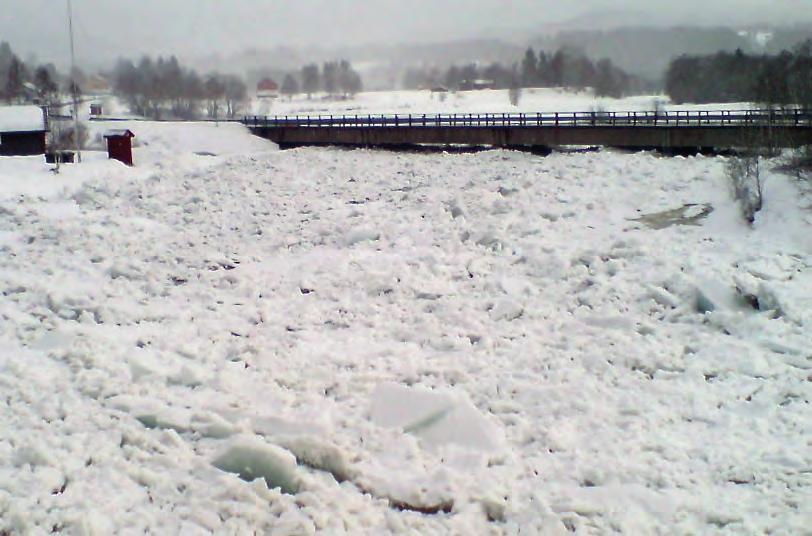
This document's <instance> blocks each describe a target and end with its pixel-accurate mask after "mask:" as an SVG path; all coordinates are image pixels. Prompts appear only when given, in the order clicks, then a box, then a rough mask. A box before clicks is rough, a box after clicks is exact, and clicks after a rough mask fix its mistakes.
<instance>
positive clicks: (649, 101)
mask: <svg viewBox="0 0 812 536" xmlns="http://www.w3.org/2000/svg"><path fill="white" fill-rule="evenodd" d="M750 107H751V106H750V105H749V104H744V103H739V104H716V105H680V106H676V105H671V104H670V101H669V99H668V97H666V96H663V95H651V96H637V97H626V98H623V99H612V98H597V97H595V96H594V94H593V93H592V92H591V91H583V92H581V93H572V92H569V91H566V90H563V89H524V90H522V97H521V99H520V101H519V105H518V106H513V105H512V104H511V103H510V99H509V97H508V92H507V91H506V90H483V91H459V92H455V93H447V94H437V93H432V92H430V91H380V92H367V93H360V94H358V95H356V96H355V97H354V98H352V99H349V100H335V99H325V98H324V97H323V96H314V97H313V98H312V99H307V97H306V96H304V95H299V96H296V97H294V98H293V99H288V98H287V97H282V98H279V99H255V100H253V101H252V102H251V104H250V105H249V107H248V109H247V110H246V113H247V114H249V115H251V114H254V115H330V114H339V115H353V114H359V115H362V114H410V113H413V114H433V113H519V112H522V113H538V112H591V111H624V112H625V111H628V112H634V111H653V110H655V109H658V108H659V109H664V110H706V109H713V110H720V109H724V110H731V109H748V108H750Z"/></svg>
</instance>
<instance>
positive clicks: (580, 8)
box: [0, 0, 812, 64]
mask: <svg viewBox="0 0 812 536" xmlns="http://www.w3.org/2000/svg"><path fill="white" fill-rule="evenodd" d="M65 3H66V0H0V40H7V41H10V42H11V44H12V46H13V47H14V48H15V50H17V51H19V53H21V54H22V55H23V56H27V55H28V54H30V53H36V54H37V55H38V57H39V58H40V59H41V60H45V61H55V62H57V63H60V64H62V63H64V62H65V60H66V58H67V51H66V48H67V47H66V43H67V34H66V30H65ZM73 6H74V8H73V9H74V14H75V18H76V36H77V49H78V53H79V56H80V58H82V57H84V58H85V60H86V61H90V60H92V59H98V58H101V57H115V56H118V55H121V54H124V55H130V56H136V55H138V54H139V53H142V52H149V53H162V54H171V53H176V54H178V55H180V56H194V57H201V56H206V55H209V54H212V53H214V52H217V51H221V52H224V53H230V52H235V51H239V50H243V49H246V48H270V47H272V46H275V45H280V44H292V45H296V46H301V45H310V44H324V45H336V44H344V45H354V44H363V43H376V42H405V41H443V40H450V39H457V38H463V37H477V36H491V37H493V36H502V37H505V38H510V37H511V35H518V33H517V32H520V33H521V35H524V34H526V33H527V32H531V31H532V30H533V29H534V28H536V27H538V28H542V27H543V26H544V25H545V24H554V23H557V22H563V21H567V20H570V19H573V18H575V17H580V16H582V15H585V14H599V13H604V14H605V13H607V12H621V13H624V14H628V16H629V17H630V18H629V20H630V21H631V22H632V23H635V22H637V21H638V20H643V21H654V22H657V23H659V24H666V23H668V22H670V21H673V22H674V23H675V24H686V23H689V22H691V21H693V22H695V23H697V24H705V25H707V24H742V23H744V22H757V21H761V22H773V23H782V22H796V21H803V20H806V21H809V20H810V19H812V0H674V1H671V0H577V1H575V0H573V1H564V0H233V1H226V0H73ZM635 17H639V19H636V18H635Z"/></svg>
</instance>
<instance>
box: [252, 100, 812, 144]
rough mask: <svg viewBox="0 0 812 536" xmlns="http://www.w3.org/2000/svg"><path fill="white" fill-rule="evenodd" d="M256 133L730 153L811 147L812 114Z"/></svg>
mask: <svg viewBox="0 0 812 536" xmlns="http://www.w3.org/2000/svg"><path fill="white" fill-rule="evenodd" d="M243 123H244V124H246V125H247V126H248V127H249V128H251V129H252V131H253V132H254V133H255V134H257V135H259V136H262V137H265V138H268V139H271V140H273V141H275V142H277V143H280V144H283V145H356V146H365V145H372V146H386V145H409V144H476V145H494V146H548V147H550V146H558V145H606V146H616V147H630V148H635V147H639V148H672V149H673V148H700V147H707V148H730V147H738V146H743V145H749V144H752V143H753V142H754V141H753V140H756V139H757V140H764V139H769V140H770V143H772V144H773V145H776V146H783V147H794V146H798V145H805V144H810V143H812V111H809V110H800V109H797V110H782V111H776V110H724V111H671V112H664V111H659V112H574V113H536V114H524V113H520V114H433V115H429V114H409V115H340V116H337V115H333V116H276V117H258V116H255V117H246V118H244V120H243Z"/></svg>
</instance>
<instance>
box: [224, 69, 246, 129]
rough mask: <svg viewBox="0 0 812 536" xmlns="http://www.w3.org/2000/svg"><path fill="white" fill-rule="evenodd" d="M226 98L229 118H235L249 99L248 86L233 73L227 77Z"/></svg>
mask: <svg viewBox="0 0 812 536" xmlns="http://www.w3.org/2000/svg"><path fill="white" fill-rule="evenodd" d="M225 99H226V114H227V115H228V118H229V119H234V118H235V117H236V116H237V114H238V113H239V111H240V109H241V108H242V105H243V104H245V101H246V100H247V99H248V88H247V87H246V86H245V83H244V82H243V81H242V80H241V79H240V78H239V77H237V76H233V75H231V76H227V77H226V79H225Z"/></svg>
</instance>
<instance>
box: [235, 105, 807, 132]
mask: <svg viewBox="0 0 812 536" xmlns="http://www.w3.org/2000/svg"><path fill="white" fill-rule="evenodd" d="M242 122H243V124H245V125H247V126H248V127H252V128H302V127H307V128H383V127H412V128H415V127H418V128H420V127H426V128H437V127H443V128H454V127H459V128H472V127H483V128H493V127H595V126H609V127H630V126H631V127H696V126H703V127H704V126H709V127H712V126H795V127H797V126H807V127H812V110H806V109H796V110H719V111H669V112H666V111H656V112H601V111H596V112H565V113H561V112H559V113H535V114H526V113H518V114H516V113H513V114H507V113H505V114H409V115H402V114H401V115H385V114H383V115H318V116H312V115H303V116H298V115H296V116H287V115H286V116H272V117H271V116H247V117H245V118H243V120H242Z"/></svg>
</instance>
